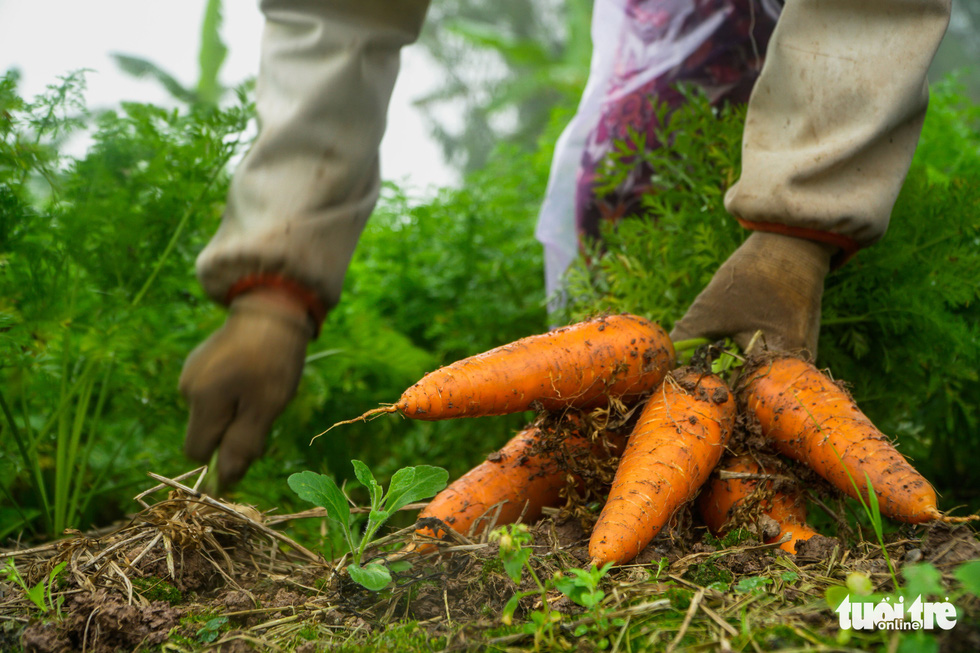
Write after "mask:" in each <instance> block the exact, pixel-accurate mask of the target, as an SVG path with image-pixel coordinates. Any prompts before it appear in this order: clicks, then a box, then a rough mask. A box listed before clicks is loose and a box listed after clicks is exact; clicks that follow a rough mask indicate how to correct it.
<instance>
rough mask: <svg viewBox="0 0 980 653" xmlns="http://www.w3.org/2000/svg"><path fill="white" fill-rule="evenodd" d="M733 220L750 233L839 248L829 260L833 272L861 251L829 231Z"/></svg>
mask: <svg viewBox="0 0 980 653" xmlns="http://www.w3.org/2000/svg"><path fill="white" fill-rule="evenodd" d="M735 219H736V220H738V223H739V224H740V225H742V226H743V227H745V228H746V229H750V230H751V231H765V232H768V233H772V234H780V235H783V236H793V237H794V238H802V239H804V240H812V241H815V242H818V243H826V244H828V245H833V246H835V247H837V248H839V249H840V252H838V253H837V255H835V256H834V258H833V259H832V260H831V269H834V270H836V269H837V268H839V267H841V266H842V265H844V264H845V263H847V262H848V261H849V260H851V257H852V256H854V255H855V254H857V253H858V250H859V249H861V246H860V245H858V244H857V241H855V240H854V239H853V238H848V237H847V236H841V235H840V234H835V233H833V232H830V231H820V230H819V229H807V228H806V227H790V226H789V225H785V224H780V223H778V222H752V221H751V220H743V219H742V218H735Z"/></svg>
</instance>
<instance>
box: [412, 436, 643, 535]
mask: <svg viewBox="0 0 980 653" xmlns="http://www.w3.org/2000/svg"><path fill="white" fill-rule="evenodd" d="M604 437H606V438H607V439H608V442H603V441H596V442H595V443H592V442H590V441H589V439H588V438H587V437H585V436H583V435H581V434H579V433H578V432H577V431H570V432H569V433H568V434H567V435H566V436H565V437H564V438H562V437H561V436H558V435H555V433H554V429H553V428H550V427H544V426H542V425H540V424H537V423H536V424H533V425H531V426H529V427H527V428H526V429H524V430H523V431H521V432H520V433H518V434H517V435H515V436H514V437H513V438H512V439H511V440H510V442H508V443H507V444H506V445H504V447H503V448H502V449H501V450H500V451H498V452H496V453H493V454H491V455H490V456H489V457H488V458H487V460H486V461H484V462H483V463H481V464H480V465H478V466H476V467H474V468H473V469H471V470H470V471H468V472H467V473H466V474H464V475H463V476H461V477H460V478H458V479H457V480H456V481H454V482H453V483H451V484H450V485H449V487H447V488H446V489H445V490H443V491H442V492H440V493H439V494H437V495H436V496H435V498H434V499H432V501H431V502H429V505H427V506H426V507H425V508H423V509H422V512H421V513H419V519H420V520H421V519H425V518H427V517H436V518H438V519H441V520H442V521H443V522H444V523H446V524H447V525H449V526H450V527H452V528H453V529H454V530H455V531H456V532H458V533H462V534H464V535H467V534H470V535H477V534H479V533H482V532H483V531H484V530H485V529H486V527H487V525H488V522H489V521H490V520H491V519H492V518H493V517H494V515H495V517H496V523H497V524H498V525H502V524H512V523H514V522H516V521H517V520H518V519H523V521H525V522H531V521H534V520H536V519H537V518H538V517H540V516H541V511H542V509H543V508H545V507H548V506H558V505H560V503H561V493H562V490H563V489H565V488H566V487H567V486H568V485H569V482H571V483H573V484H577V483H580V482H581V479H580V478H579V477H578V476H576V475H574V474H571V479H569V475H570V472H569V471H568V469H569V466H568V463H569V462H570V461H573V460H575V459H579V458H583V457H587V456H589V455H592V456H594V457H595V458H597V459H600V460H601V459H605V458H608V457H609V456H610V455H616V454H618V453H619V452H620V451H622V448H623V441H624V439H625V438H624V437H623V436H618V435H616V434H614V433H609V432H607V433H606V434H605V436H604ZM498 506H499V513H498V512H496V510H497V509H498V508H497V507H498ZM484 516H486V517H487V519H483V520H480V518H481V517H484ZM478 520H479V521H478ZM471 528H472V531H471ZM418 532H419V533H420V534H425V535H429V536H430V537H439V538H442V537H444V536H445V535H446V533H444V532H442V531H440V532H438V533H436V532H434V531H433V529H431V528H429V527H425V528H421V529H419V530H418Z"/></svg>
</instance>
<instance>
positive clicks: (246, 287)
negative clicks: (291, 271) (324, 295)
mask: <svg viewBox="0 0 980 653" xmlns="http://www.w3.org/2000/svg"><path fill="white" fill-rule="evenodd" d="M256 288H274V289H276V290H281V291H283V292H285V293H286V294H288V295H289V296H290V297H292V298H294V299H296V300H297V301H298V302H300V303H301V304H302V305H303V306H305V307H306V311H307V313H309V315H310V318H311V319H312V320H313V338H314V339H316V337H317V336H319V335H320V327H321V326H322V325H323V321H324V320H325V319H326V318H327V305H326V304H324V303H323V301H322V300H321V299H320V298H319V297H318V296H317V294H316V293H314V292H313V291H312V290H310V289H309V288H307V287H306V286H304V285H303V284H301V283H298V282H296V281H293V280H292V279H287V278H286V277H283V276H280V275H278V274H250V275H248V276H246V277H242V278H241V279H239V280H238V281H237V282H235V284H234V285H232V287H231V288H229V289H228V293H227V294H226V295H225V302H224V303H225V305H226V306H227V305H229V304H231V302H232V301H233V300H234V299H235V298H236V297H238V296H239V295H244V294H245V293H247V292H248V291H250V290H255V289H256Z"/></svg>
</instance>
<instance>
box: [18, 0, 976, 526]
mask: <svg viewBox="0 0 980 653" xmlns="http://www.w3.org/2000/svg"><path fill="white" fill-rule="evenodd" d="M220 9H221V3H220V2H219V1H218V0H208V1H207V3H206V11H205V15H204V19H203V21H202V38H201V45H200V54H201V57H200V64H201V65H200V80H199V83H198V84H197V85H196V86H195V87H193V88H184V87H181V88H176V87H172V88H171V86H172V85H171V86H168V84H169V82H168V77H169V76H168V74H167V72H166V67H165V66H164V65H157V64H155V63H153V62H147V61H142V62H140V61H134V60H133V58H132V57H129V58H128V59H126V57H127V55H120V57H119V58H118V60H119V62H120V65H123V66H129V68H127V69H130V70H131V71H132V72H133V73H134V74H143V75H149V76H151V77H153V78H155V79H157V80H158V81H159V82H160V83H161V84H163V85H164V86H165V87H168V88H170V90H171V93H172V95H173V96H174V98H175V101H176V108H172V107H171V108H164V107H157V106H152V105H145V104H123V105H121V106H119V107H117V108H115V109H114V110H111V111H106V112H102V113H99V114H98V115H90V114H89V113H88V112H87V110H86V108H85V101H84V76H83V75H82V74H70V75H67V76H66V77H65V78H64V79H62V80H59V81H58V82H56V83H55V84H53V85H52V86H51V88H50V90H49V92H48V93H47V94H45V95H44V96H42V97H39V98H36V99H25V98H22V97H21V96H20V95H19V93H18V92H17V76H16V74H14V73H8V74H6V75H5V76H4V77H3V78H2V81H0V134H2V136H3V139H2V144H0V493H2V499H0V537H2V538H10V537H16V536H18V535H19V534H23V536H24V537H26V538H28V539H30V538H45V537H49V536H54V535H58V534H60V533H61V531H62V530H63V529H64V528H66V527H72V528H87V527H89V526H92V525H105V524H107V523H109V522H111V521H112V520H114V519H117V518H119V517H121V516H122V515H124V514H125V513H126V512H127V511H130V510H132V509H133V504H132V501H131V497H132V496H133V495H134V494H136V493H137V492H138V491H139V490H141V489H143V488H144V487H145V486H146V483H147V479H146V476H145V474H146V472H147V471H154V472H157V473H162V474H177V473H180V472H182V471H186V470H187V469H189V468H190V467H191V465H190V463H189V462H188V461H187V460H185V459H184V458H183V455H182V453H181V445H182V441H183V430H184V424H185V420H186V407H185V406H184V405H183V402H182V400H181V399H180V397H179V395H178V393H177V390H176V385H177V377H178V375H179V373H180V368H181V365H182V363H183V360H184V358H185V357H186V355H187V353H188V352H189V351H190V350H191V348H193V346H195V345H196V344H197V343H198V342H199V341H200V340H202V339H203V338H204V337H206V336H207V335H208V334H209V333H210V332H211V331H212V330H213V329H214V328H216V327H217V326H218V325H220V324H221V322H222V320H223V317H224V314H223V311H222V310H221V309H220V308H218V307H215V306H213V305H212V304H211V303H210V302H209V301H208V300H207V299H206V298H205V297H204V295H203V293H202V292H201V290H200V288H199V286H198V284H197V282H196V280H195V278H194V274H193V262H194V258H195V256H196V254H197V252H198V251H200V249H201V248H202V247H203V245H204V243H205V242H206V241H207V239H208V238H209V237H210V236H211V234H212V233H213V232H214V230H215V229H216V227H217V224H218V221H219V219H220V215H221V212H222V209H223V204H224V196H225V192H226V190H227V183H228V179H229V174H230V170H231V169H232V168H233V163H234V161H235V160H237V157H239V156H240V155H241V153H242V152H243V150H244V148H245V147H247V144H248V143H247V139H248V136H247V135H248V134H251V133H252V132H253V131H254V130H253V128H252V127H251V125H252V124H253V119H254V115H253V107H252V105H251V103H250V97H249V89H250V86H249V85H247V84H245V85H242V86H241V87H239V88H238V89H233V91H234V92H233V91H230V90H228V89H227V88H225V87H224V86H222V85H221V84H220V83H219V79H220V74H219V73H220V68H221V62H222V61H223V59H224V56H225V50H224V46H223V45H222V41H221V38H220V27H221V13H220ZM957 12H958V13H957V15H956V16H954V22H953V27H951V32H950V35H951V36H950V38H948V39H947V43H949V44H951V45H947V44H946V43H944V46H943V48H944V49H943V52H942V53H941V56H940V58H939V59H937V66H938V68H937V71H938V72H937V74H943V75H945V74H946V73H947V72H948V70H949V69H951V68H953V67H956V66H958V65H960V64H962V63H963V61H964V60H963V58H962V57H963V56H966V55H965V54H964V53H967V54H968V53H969V52H971V50H970V48H975V47H976V43H977V40H976V39H975V34H976V28H977V26H978V25H980V16H977V15H976V13H977V12H975V11H974V10H973V8H972V7H965V5H964V3H958V5H957ZM590 13H591V6H590V3H566V2H562V1H561V0H547V1H545V2H531V1H530V0H528V1H526V2H525V1H524V0H515V1H514V2H508V3H502V4H501V3H490V2H486V1H485V0H445V1H444V2H439V3H434V4H433V6H432V8H431V10H430V19H429V22H428V24H427V28H426V31H425V34H424V36H423V39H422V47H425V48H427V49H428V51H429V52H430V53H431V56H432V60H433V62H434V65H436V66H439V67H441V69H442V70H444V71H445V75H444V79H445V80H446V81H445V84H444V86H443V87H442V88H440V89H438V90H437V91H435V92H433V93H431V94H430V95H429V96H427V97H424V98H422V99H421V100H420V104H421V106H422V107H423V108H424V110H425V111H427V112H428V113H429V116H430V121H431V124H432V127H433V131H434V134H435V135H436V137H437V138H439V139H440V141H441V142H442V143H443V145H444V147H445V151H446V156H447V158H448V160H450V161H451V162H452V163H453V164H454V165H456V166H458V167H459V168H460V169H463V170H466V171H467V173H466V175H465V176H464V178H463V182H462V183H461V184H460V186H459V187H457V188H446V189H443V190H441V191H438V192H436V193H434V194H426V195H417V194H416V191H415V190H414V189H412V188H400V187H396V186H393V185H388V186H386V188H385V190H384V193H383V197H382V200H381V202H380V203H379V206H378V209H377V210H376V212H375V215H374V217H373V218H372V220H371V222H370V223H369V225H368V227H367V229H366V231H365V233H364V235H363V238H362V242H361V246H360V247H359V249H358V251H357V253H356V254H355V258H354V261H353V262H352V265H351V268H350V271H349V274H348V277H347V281H346V286H345V294H344V297H343V301H342V303H341V305H340V306H339V307H338V308H337V309H336V310H335V311H334V312H333V313H332V314H331V316H330V317H329V319H328V321H327V323H326V324H325V326H324V330H323V333H322V335H321V337H320V338H319V340H318V341H317V342H316V343H315V344H314V345H313V346H312V347H311V348H310V350H309V356H308V364H307V366H306V369H305V371H304V376H303V381H302V384H301V386H300V391H299V394H298V397H297V399H296V401H294V402H293V404H292V405H291V406H290V407H289V409H288V410H287V412H286V414H285V415H284V416H283V417H282V418H281V419H280V420H279V421H278V422H277V423H276V426H275V428H274V431H273V433H272V435H271V437H270V440H269V450H268V453H267V455H266V456H265V458H264V459H262V460H261V461H260V462H258V463H257V464H256V465H254V466H253V468H252V470H251V471H250V472H249V475H248V476H247V477H246V480H245V481H244V482H243V483H242V484H240V485H239V487H238V488H236V490H235V491H234V492H233V498H235V499H236V500H239V501H244V502H250V503H254V504H256V505H259V506H260V507H262V508H264V509H267V508H271V507H273V506H279V507H280V510H281V511H283V512H288V511H290V510H292V509H293V508H296V509H303V508H305V506H297V505H295V496H293V495H292V493H291V492H290V491H289V490H288V488H287V487H286V485H285V483H284V479H285V478H286V477H287V476H288V475H289V474H290V473H291V472H293V471H300V470H303V469H314V470H317V471H325V472H331V473H333V474H335V475H336V476H337V477H338V478H342V479H343V478H348V477H349V476H350V469H351V468H350V465H349V460H350V459H351V458H359V459H361V460H364V461H365V462H367V463H368V464H369V465H370V466H371V467H372V468H374V469H375V470H376V471H377V472H378V474H379V475H380V476H382V477H384V476H387V475H389V474H390V473H391V472H393V471H394V470H395V469H397V468H399V467H401V466H404V465H408V464H418V463H428V464H436V465H440V466H444V467H447V468H448V469H449V470H450V473H451V474H452V475H453V476H456V475H459V474H461V473H462V472H464V471H465V470H466V469H468V468H470V467H471V466H472V465H474V464H475V463H476V462H478V461H479V460H480V459H481V458H482V457H483V456H485V455H486V454H487V453H489V452H490V451H493V450H494V449H496V448H498V447H499V446H500V445H501V444H502V443H503V442H505V441H506V440H507V438H508V437H509V436H510V435H511V434H512V432H513V431H514V430H515V429H517V428H519V427H520V426H522V425H523V423H524V420H525V416H523V415H517V416H509V417H502V418H481V419H473V420H465V421H464V420H460V421H456V422H449V423H413V422H410V421H408V420H403V419H400V418H398V417H392V416H389V417H386V418H380V419H376V420H373V421H371V422H368V423H366V424H352V425H349V426H346V427H343V428H338V429H336V430H335V431H332V432H331V433H330V434H328V435H327V436H325V437H322V438H319V439H317V440H316V441H315V442H313V444H312V445H310V439H311V438H312V437H313V436H314V435H316V434H318V433H320V432H321V431H323V430H324V429H325V428H326V427H327V426H329V425H331V424H333V423H334V422H336V421H338V420H341V419H346V418H349V417H352V416H354V415H357V414H360V413H361V412H363V411H364V410H366V409H368V408H372V407H375V406H377V405H378V404H380V403H386V402H391V401H394V400H395V399H396V398H397V397H398V396H399V395H400V393H401V392H402V390H403V389H404V388H405V387H407V386H408V385H410V384H411V383H413V382H414V381H415V380H417V379H418V378H419V377H420V376H421V375H422V374H424V373H425V372H427V371H429V370H431V369H433V368H434V367H436V366H438V365H441V364H444V363H447V362H450V361H452V360H455V359H458V358H460V357H462V356H465V355H469V354H473V353H476V352H479V351H483V350H486V349H488V348H490V347H493V346H496V345H499V344H502V343H504V342H508V341H511V340H514V339H516V338H518V337H521V336H524V335H527V334H530V333H535V332H540V331H543V330H544V329H546V328H547V325H548V324H549V319H548V316H547V315H546V313H545V297H544V295H543V292H544V291H543V282H542V276H543V271H542V252H541V249H540V246H539V245H538V243H537V242H536V241H535V240H534V237H533V231H534V225H535V220H536V216H537V210H538V206H539V203H540V200H541V197H542V195H543V192H544V186H545V183H546V180H547V172H548V167H549V165H550V159H551V152H552V147H553V144H554V141H555V139H556V138H557V136H558V134H559V133H560V130H561V128H562V127H563V126H564V124H565V123H566V122H567V121H568V119H569V118H570V117H571V114H572V112H573V111H574V107H575V105H576V104H577V102H578V97H579V94H580V92H581V89H582V87H583V86H584V83H585V80H586V76H587V72H588V64H589V55H590V50H591V47H590V42H589V37H588V31H589V18H590ZM971 37H973V38H972V40H971ZM947 52H951V53H952V54H949V55H946V54H944V53H947ZM957 53H959V54H957ZM973 56H974V61H975V56H976V53H975V51H973ZM944 57H945V59H944ZM976 74H977V68H976V66H973V67H970V68H967V69H966V70H965V71H964V72H962V73H961V75H960V77H959V81H958V82H955V83H954V82H949V83H947V84H945V85H943V86H942V87H940V88H939V89H937V91H936V93H935V94H934V101H933V103H932V105H931V106H930V111H929V117H928V121H927V127H926V131H925V134H924V136H923V141H922V144H921V147H920V149H919V152H918V154H917V156H916V162H915V165H914V167H913V170H912V172H911V174H910V176H909V181H908V183H907V184H906V188H905V190H904V191H903V194H902V198H901V199H900V201H899V204H898V206H897V208H896V214H895V220H894V222H893V227H892V229H891V230H890V231H889V234H888V236H887V237H886V240H885V241H884V242H883V243H882V244H881V245H880V246H878V247H875V248H872V249H871V250H868V251H867V252H862V253H861V255H860V256H858V257H857V258H856V259H855V260H854V261H853V262H851V263H850V264H849V265H848V266H846V267H845V268H844V269H843V270H842V271H840V272H838V273H835V275H833V276H832V277H831V278H830V279H829V280H828V289H827V301H826V302H825V325H826V328H825V329H824V332H823V335H822V338H821V361H820V362H821V363H822V364H825V365H828V366H830V367H831V368H832V369H833V370H834V373H835V375H836V376H837V377H839V378H842V379H846V380H848V381H849V382H851V383H852V387H853V390H854V393H855V396H856V397H857V399H858V400H859V401H860V402H861V404H862V406H865V407H866V408H867V410H868V412H869V413H870V414H871V415H872V417H873V418H875V419H876V420H878V421H879V422H880V423H881V425H882V426H883V427H884V428H885V430H886V431H887V432H889V433H892V434H895V435H896V436H898V437H899V438H900V440H901V441H902V444H903V447H905V449H906V451H908V452H910V453H911V454H912V455H913V456H914V457H915V458H916V464H917V465H919V466H920V467H921V468H922V469H923V470H924V471H925V472H926V475H927V476H929V478H930V479H932V480H933V481H934V482H936V483H937V485H938V486H939V487H940V489H941V490H943V491H945V492H946V493H947V498H946V499H945V500H944V507H949V506H951V505H953V504H952V503H951V502H955V501H957V500H964V501H973V502H976V494H977V492H978V490H980V479H978V477H977V474H978V472H977V470H978V469H980V460H978V459H977V458H978V457H980V453H976V452H978V451H980V447H978V446H977V445H978V442H977V438H978V437H980V428H978V426H980V425H978V419H980V416H978V414H977V410H978V406H980V391H978V388H980V385H978V380H977V373H976V370H977V369H980V368H978V363H980V356H978V350H980V336H978V333H977V328H978V327H977V324H978V323H980V320H978V318H980V315H978V314H977V310H978V309H977V287H978V282H977V280H978V279H980V270H978V267H977V257H978V251H980V241H978V240H977V238H978V234H977V229H978V227H977V222H976V220H977V218H976V216H977V215H978V214H980V212H978V211H977V208H978V206H977V202H978V200H977V184H976V183H975V182H976V179H977V173H978V171H980V149H978V148H980V137H978V114H977V108H976V106H975V104H974V103H971V102H970V101H969V100H968V98H971V97H973V98H975V97H978V90H980V82H978V81H977V78H976ZM171 79H172V78H171ZM447 113H451V114H452V115H454V116H456V118H454V119H453V120H446V119H444V117H445V115H446V114H447ZM740 124H741V113H740V110H738V109H728V110H725V111H723V112H721V113H720V114H717V115H716V114H715V113H714V112H712V111H711V110H709V109H708V108H707V107H706V106H705V105H704V104H703V102H701V101H700V100H696V101H694V102H692V104H691V105H690V107H689V108H688V109H686V110H684V111H682V112H679V113H678V114H676V117H675V119H674V120H673V121H672V122H671V129H674V130H675V131H676V134H677V137H676V140H675V144H676V147H675V148H673V149H672V150H671V152H660V153H647V154H644V156H651V157H654V159H655V161H656V162H658V164H659V165H658V166H656V169H658V170H660V171H661V173H659V174H658V179H657V180H655V181H656V182H657V183H658V184H659V186H660V187H661V192H658V193H657V194H654V195H652V196H651V197H650V199H649V202H648V204H647V207H646V212H647V213H648V214H649V215H648V216H646V218H647V219H642V220H624V221H623V222H621V223H620V225H619V227H618V228H617V229H616V230H611V231H610V232H609V233H608V234H607V250H606V253H605V255H604V256H603V257H601V258H598V259H597V260H598V264H596V265H593V266H590V267H586V266H585V265H584V264H583V263H582V262H579V263H578V264H577V265H576V267H575V269H574V270H573V272H572V274H571V277H570V279H569V283H570V289H571V295H570V297H571V303H570V304H569V306H568V309H567V312H566V313H565V314H564V315H562V316H560V318H558V319H562V320H567V319H574V318H575V317H579V316H583V315H585V314H589V313H593V312H596V311H599V310H633V311H635V312H639V313H642V314H645V315H648V316H650V317H653V318H654V319H658V320H660V321H662V322H663V323H664V324H665V325H668V326H669V325H670V323H671V322H672V321H673V320H674V319H676V318H677V317H678V316H679V314H680V312H681V311H682V310H683V308H684V307H686V303H687V302H688V301H690V298H691V297H693V295H694V294H696V292H697V291H698V290H699V289H700V287H701V286H702V285H703V284H704V283H705V282H706V281H707V279H708V278H709V277H710V274H711V273H712V272H713V270H714V267H716V266H717V264H718V262H719V261H720V260H722V259H723V258H724V257H725V256H726V255H727V253H728V252H730V251H731V250H732V249H734V247H736V246H737V244H738V242H739V241H740V239H741V238H742V237H743V234H742V233H741V232H740V230H739V229H738V228H737V226H736V225H735V223H734V221H732V220H730V219H729V218H728V217H727V215H725V214H724V212H723V211H722V210H721V204H720V198H721V193H722V192H723V190H724V187H726V186H727V184H728V183H730V182H731V180H732V179H734V178H735V175H737V170H738V150H739V148H738V142H739V129H740ZM82 131H86V132H87V133H88V134H89V135H90V138H91V142H92V144H91V146H90V147H89V148H88V150H87V151H86V152H85V153H84V154H82V155H79V156H77V157H68V156H66V155H64V154H63V152H64V150H65V143H66V142H67V139H69V138H70V137H71V136H72V135H74V134H78V133H80V132H82ZM951 144H955V147H951ZM657 157H659V158H657ZM615 168H616V166H615V164H614V165H613V166H612V167H611V168H610V171H609V174H610V175H614V174H615ZM692 180H693V183H692Z"/></svg>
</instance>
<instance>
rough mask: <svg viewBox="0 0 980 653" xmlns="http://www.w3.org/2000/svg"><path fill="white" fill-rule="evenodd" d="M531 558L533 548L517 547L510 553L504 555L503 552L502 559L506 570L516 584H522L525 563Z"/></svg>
mask: <svg viewBox="0 0 980 653" xmlns="http://www.w3.org/2000/svg"><path fill="white" fill-rule="evenodd" d="M530 558H531V549H517V550H512V551H511V552H510V553H508V554H506V555H504V554H503V553H501V556H500V559H501V562H503V563H504V571H505V572H507V575H508V576H509V577H510V579H511V580H512V581H514V583H515V584H517V585H520V584H521V572H522V571H523V569H524V563H526V562H527V561H528V560H529V559H530Z"/></svg>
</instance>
